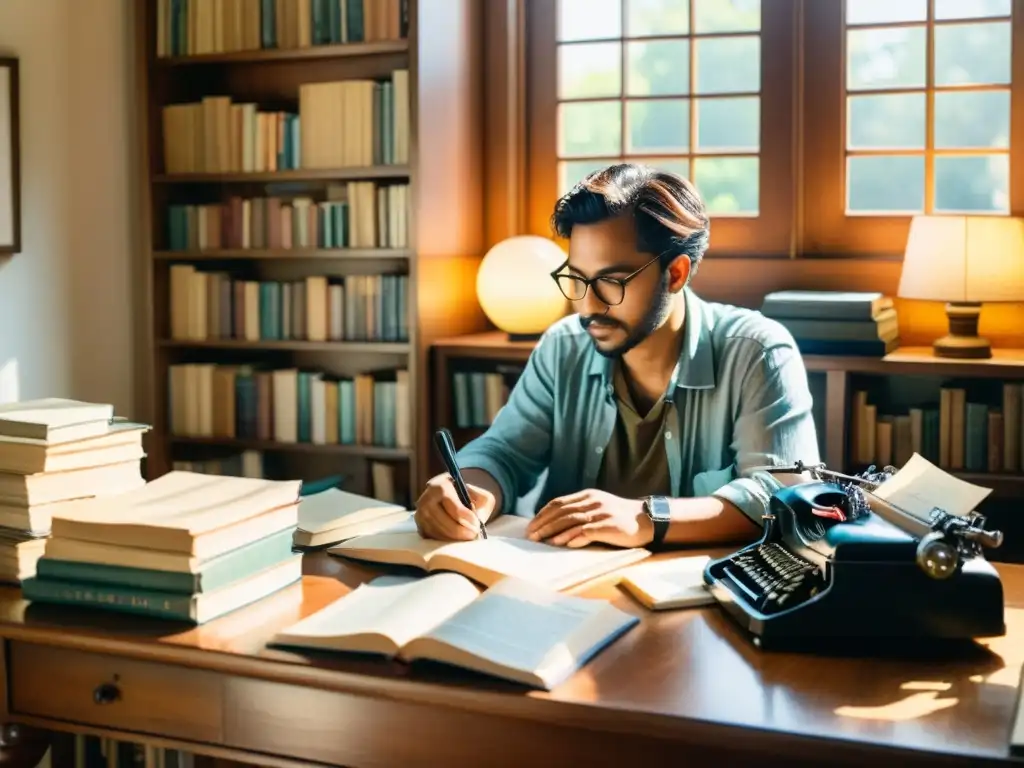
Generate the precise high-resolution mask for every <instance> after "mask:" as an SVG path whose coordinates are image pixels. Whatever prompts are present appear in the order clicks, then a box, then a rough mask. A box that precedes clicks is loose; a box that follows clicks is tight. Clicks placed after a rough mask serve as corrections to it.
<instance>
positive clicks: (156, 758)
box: [40, 733, 241, 768]
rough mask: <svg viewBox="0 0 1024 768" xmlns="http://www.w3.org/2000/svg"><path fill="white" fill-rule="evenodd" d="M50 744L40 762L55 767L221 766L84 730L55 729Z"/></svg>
mask: <svg viewBox="0 0 1024 768" xmlns="http://www.w3.org/2000/svg"><path fill="white" fill-rule="evenodd" d="M50 744H51V747H50V759H49V762H43V763H40V765H49V766H52V768H64V767H65V766H73V767H74V768H110V766H114V768H220V763H219V761H217V760H216V759H215V758H212V757H207V756H204V755H196V754H193V753H191V752H185V751H184V750H180V749H170V748H167V747H155V746H153V745H151V744H142V743H136V742H130V741H119V740H116V739H108V738H106V737H103V736H90V735H86V734H84V733H74V734H72V733H54V734H52V736H51V740H50ZM62 758H64V759H65V760H66V761H62ZM237 768H241V766H240V765H239V766H237Z"/></svg>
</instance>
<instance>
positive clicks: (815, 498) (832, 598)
mask: <svg viewBox="0 0 1024 768" xmlns="http://www.w3.org/2000/svg"><path fill="white" fill-rule="evenodd" d="M768 471H769V472H770V477H771V480H772V481H774V482H775V486H774V487H775V488H776V490H775V491H774V493H773V494H772V496H771V497H770V499H769V505H768V509H769V511H768V514H766V515H765V519H764V535H763V536H762V538H761V540H760V541H759V542H758V543H756V544H753V545H751V546H748V547H745V548H743V549H741V550H739V551H738V552H736V553H735V554H732V555H729V556H727V557H724V558H721V559H718V560H713V561H711V562H710V563H708V565H707V566H706V568H705V570H704V581H705V583H706V584H707V586H708V588H709V590H710V592H711V594H712V595H713V596H714V598H715V599H716V600H717V602H718V603H719V604H720V605H721V606H722V607H723V608H724V609H725V610H726V612H727V613H728V614H729V615H730V616H732V618H733V619H735V620H736V621H737V622H738V623H739V624H740V626H741V627H742V628H743V629H744V630H746V631H747V632H748V633H749V634H750V636H751V637H752V639H753V642H754V644H755V645H757V646H758V647H762V648H766V649H767V648H783V647H793V646H802V645H808V644H810V645H814V644H820V643H821V642H822V641H828V643H829V644H832V643H833V642H839V641H843V640H851V641H854V642H858V641H862V640H866V639H869V638H878V639H881V638H917V639H918V640H920V639H924V638H928V639H942V640H963V639H968V638H979V637H992V636H998V635H1002V634H1005V631H1006V628H1005V624H1004V618H1003V589H1002V583H1001V581H1000V580H999V575H998V573H997V572H996V570H995V568H993V567H992V565H991V563H989V562H988V561H987V560H986V559H985V558H984V556H983V552H982V547H998V546H1000V545H1001V543H1002V534H1001V533H1000V532H998V531H991V530H986V529H985V527H984V525H985V520H984V518H983V517H982V516H981V515H978V514H977V513H973V514H972V515H970V516H966V517H964V516H954V515H949V514H947V513H945V512H943V511H942V510H938V509H936V510H933V512H932V519H931V520H930V521H928V522H925V521H922V520H920V519H919V518H918V517H915V516H913V515H910V514H909V513H905V512H901V511H900V510H898V509H896V508H893V507H892V506H891V505H889V504H887V503H886V502H883V501H882V500H881V499H878V498H875V497H871V499H870V502H869V496H870V493H871V491H872V490H873V489H875V488H877V487H878V485H879V484H880V483H881V482H883V481H884V480H885V479H887V478H888V477H890V476H891V475H892V474H893V473H895V471H896V470H894V469H893V468H891V467H887V468H886V469H885V471H883V472H880V473H875V472H873V471H869V472H867V473H864V475H859V476H858V475H844V474H840V473H837V472H832V471H831V470H827V469H825V468H824V465H817V466H813V467H807V466H804V465H802V464H797V465H794V466H792V467H779V468H771V469H770V470H768ZM774 472H780V473H791V474H798V475H799V474H801V473H804V476H805V477H806V476H810V477H811V478H812V481H811V482H806V483H801V484H797V485H792V486H784V485H782V484H781V483H779V482H778V481H777V479H776V478H775V476H774Z"/></svg>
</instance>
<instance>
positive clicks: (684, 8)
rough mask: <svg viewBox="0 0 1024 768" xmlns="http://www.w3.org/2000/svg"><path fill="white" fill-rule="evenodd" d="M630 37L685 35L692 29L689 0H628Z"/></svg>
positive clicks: (627, 20)
mask: <svg viewBox="0 0 1024 768" xmlns="http://www.w3.org/2000/svg"><path fill="white" fill-rule="evenodd" d="M626 13H627V18H626V25H627V26H626V30H627V34H628V35H629V37H647V36H648V35H659V36H660V35H685V34H686V33H687V32H689V31H690V3H689V2H688V1H687V0H626Z"/></svg>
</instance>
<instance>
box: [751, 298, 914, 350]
mask: <svg viewBox="0 0 1024 768" xmlns="http://www.w3.org/2000/svg"><path fill="white" fill-rule="evenodd" d="M761 313H762V314H763V315H764V316H765V317H769V318H771V319H773V320H776V321H778V322H779V323H780V324H782V325H783V326H785V328H786V329H787V330H788V331H789V332H790V334H791V335H792V336H793V340H794V341H795V342H796V345H797V348H798V349H799V350H800V351H801V352H803V353H804V354H808V355H863V356H867V357H882V356H884V355H887V354H889V353H890V352H893V351H895V350H896V349H897V348H898V347H899V343H900V325H899V318H898V317H897V315H896V309H895V307H894V305H893V301H892V297H890V296H884V295H882V294H881V293H875V292H861V293H858V292H846V291H776V292H773V293H769V294H768V295H766V296H765V298H764V302H763V303H762V305H761Z"/></svg>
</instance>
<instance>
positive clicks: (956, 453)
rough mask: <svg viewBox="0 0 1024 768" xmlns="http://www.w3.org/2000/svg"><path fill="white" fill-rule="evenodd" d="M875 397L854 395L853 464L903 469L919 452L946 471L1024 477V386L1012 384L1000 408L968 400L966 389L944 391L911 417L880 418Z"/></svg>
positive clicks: (861, 393) (914, 410)
mask: <svg viewBox="0 0 1024 768" xmlns="http://www.w3.org/2000/svg"><path fill="white" fill-rule="evenodd" d="M868 398H869V395H868V393H867V392H865V391H858V392H855V393H854V396H853V413H852V417H851V421H850V424H851V443H850V446H851V459H852V460H853V462H854V463H856V464H859V465H867V464H876V465H879V466H884V465H886V464H892V465H894V466H897V467H899V466H903V464H905V463H906V461H907V460H908V459H909V458H910V456H912V455H913V454H914V453H915V452H917V453H920V454H921V455H922V456H924V457H925V458H926V459H928V460H929V461H931V462H933V463H935V464H937V465H938V466H940V467H942V468H943V469H948V470H954V471H957V470H959V471H967V472H992V473H1014V474H1017V473H1021V472H1024V462H1022V456H1024V418H1022V417H1024V411H1022V408H1021V404H1022V385H1021V384H1015V383H1007V384H1004V385H1003V387H1002V397H1001V398H1000V400H999V402H998V403H991V402H984V401H981V400H980V398H979V399H973V400H969V399H968V391H967V389H966V388H964V387H956V386H944V387H942V388H941V389H940V390H939V402H938V403H937V404H936V403H929V404H926V405H923V406H921V407H915V408H909V409H907V411H906V413H898V414H885V413H879V406H878V405H876V404H873V403H869V402H868Z"/></svg>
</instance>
